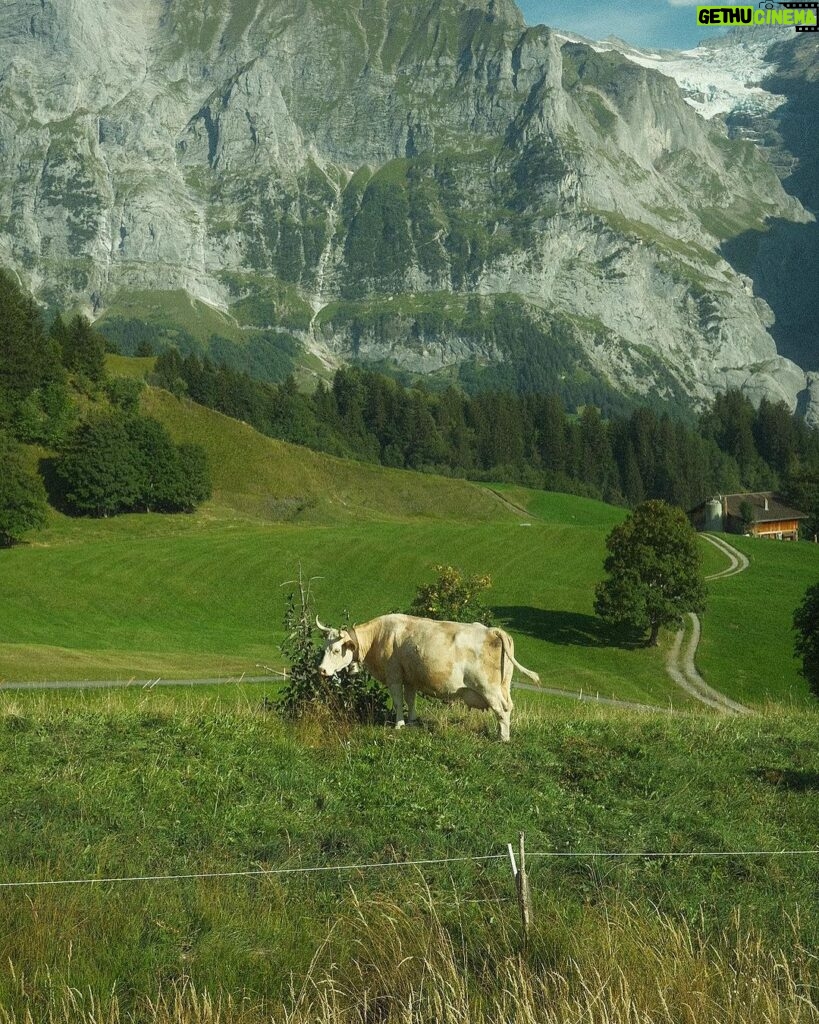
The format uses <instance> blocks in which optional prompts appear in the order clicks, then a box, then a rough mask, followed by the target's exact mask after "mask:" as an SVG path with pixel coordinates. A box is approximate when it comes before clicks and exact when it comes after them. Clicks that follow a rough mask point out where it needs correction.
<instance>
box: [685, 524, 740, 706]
mask: <svg viewBox="0 0 819 1024" xmlns="http://www.w3.org/2000/svg"><path fill="white" fill-rule="evenodd" d="M703 537H704V538H705V540H707V541H708V542H709V543H711V544H713V545H714V547H715V548H717V549H718V550H719V551H721V552H722V554H723V555H725V556H726V558H728V560H729V563H730V564H729V565H728V567H727V568H726V569H723V570H722V571H721V572H715V573H712V574H711V575H710V576H706V579H707V580H724V579H728V577H729V576H736V575H737V574H738V573H741V572H744V571H745V570H746V569H747V568H748V566H749V565H750V564H751V563H750V562H749V561H748V559H747V558H746V556H745V555H743V554H742V552H741V551H737V549H736V548H733V547H731V545H730V544H729V543H728V542H727V541H725V540H723V539H722V537H713V536H711V534H708V533H704V534H703ZM687 618H688V621H689V622H690V624H691V635H690V636H689V638H688V642H687V643H686V644H685V649H684V650H683V641H684V640H685V634H686V626H685V625H683V627H682V628H681V629H680V630H679V631H678V632H677V635H676V636H675V637H674V643H673V644H672V646H671V650H670V651H669V652H668V658H667V659H666V666H665V667H666V671H667V672H668V674H669V676H670V677H671V679H672V681H673V682H674V683H676V685H677V686H679V687H680V689H682V690H684V691H685V692H686V693H687V694H688V695H689V696H690V697H693V698H694V699H695V700H698V701H700V702H701V703H702V704H707V705H708V706H709V707H711V708H713V709H714V710H715V711H722V712H729V713H730V714H734V715H749V714H751V709H750V708H746V707H745V705H744V704H739V703H737V701H734V700H731V698H730V697H726V696H725V694H724V693H720V692H719V690H715V689H714V688H713V687H712V686H709V685H708V683H706V681H705V680H704V679H703V678H702V676H701V675H700V674H699V672H698V671H697V666H696V665H695V663H694V658H695V656H696V654H697V648H698V647H699V643H700V635H701V633H702V627H701V626H700V620H699V618H698V616H696V615H695V614H694V613H693V612H689V613H688V615H687Z"/></svg>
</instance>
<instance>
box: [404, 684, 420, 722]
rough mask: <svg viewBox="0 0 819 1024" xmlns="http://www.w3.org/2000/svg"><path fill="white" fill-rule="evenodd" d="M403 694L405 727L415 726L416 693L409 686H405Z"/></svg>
mask: <svg viewBox="0 0 819 1024" xmlns="http://www.w3.org/2000/svg"><path fill="white" fill-rule="evenodd" d="M404 693H405V694H406V697H407V725H415V723H416V722H417V721H418V719H417V718H416V716H415V694H416V693H417V691H416V690H413V689H412V688H411V687H409V686H405V687H404Z"/></svg>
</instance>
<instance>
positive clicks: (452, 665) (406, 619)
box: [316, 614, 540, 741]
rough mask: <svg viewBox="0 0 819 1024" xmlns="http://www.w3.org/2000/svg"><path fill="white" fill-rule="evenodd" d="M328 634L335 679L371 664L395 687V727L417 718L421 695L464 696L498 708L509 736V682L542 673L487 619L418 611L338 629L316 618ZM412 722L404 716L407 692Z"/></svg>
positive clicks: (504, 735)
mask: <svg viewBox="0 0 819 1024" xmlns="http://www.w3.org/2000/svg"><path fill="white" fill-rule="evenodd" d="M316 625H317V626H318V628H319V629H320V630H321V631H322V633H324V636H325V648H324V656H323V658H322V660H321V664H320V665H319V671H320V673H321V674H322V676H324V678H326V679H329V678H331V677H332V676H334V675H335V674H336V673H337V672H341V671H342V670H345V669H346V670H348V671H352V672H356V671H360V669H361V668H365V669H366V670H367V671H368V672H369V673H370V675H372V676H373V677H374V678H375V679H377V680H378V681H379V682H380V683H383V684H384V685H385V686H386V687H387V689H388V690H389V691H390V696H391V698H392V703H393V707H394V708H395V728H396V729H401V728H403V727H404V725H405V724H409V725H412V724H413V723H414V722H415V695H416V694H417V693H423V694H425V695H426V696H428V697H437V698H438V699H440V700H444V701H455V700H460V701H463V703H464V704H467V705H468V706H469V707H472V708H491V710H492V711H493V712H494V713H495V715H496V717H497V719H498V726H499V729H500V738H501V739H502V740H504V741H508V739H509V722H510V718H511V715H512V708H513V706H514V705H513V704H512V697H511V694H510V685H511V682H512V673H513V671H514V669H516V668H517V669H518V670H519V671H520V672H522V673H523V674H524V675H525V676H528V677H529V678H530V679H532V680H534V681H535V682H538V683H539V682H540V677H539V676H538V675H537V673H535V672H530V671H529V669H528V668H524V667H523V665H521V664H519V663H518V662H517V661H515V646H514V643H513V642H512V638H511V637H510V636H509V634H508V633H506V632H505V631H504V630H502V629H494V628H490V627H489V626H484V625H483V624H482V623H480V622H471V623H466V622H440V621H438V620H436V619H421V618H417V617H416V616H413V615H397V614H396V615H379V616H378V617H377V618H375V619H370V621H369V622H364V623H361V624H360V625H356V626H350V627H348V628H346V629H340V630H339V629H331V628H330V627H328V626H323V625H322V624H321V622H319V620H318V618H316ZM405 697H406V701H407V712H408V714H407V720H406V722H405V720H404V698H405Z"/></svg>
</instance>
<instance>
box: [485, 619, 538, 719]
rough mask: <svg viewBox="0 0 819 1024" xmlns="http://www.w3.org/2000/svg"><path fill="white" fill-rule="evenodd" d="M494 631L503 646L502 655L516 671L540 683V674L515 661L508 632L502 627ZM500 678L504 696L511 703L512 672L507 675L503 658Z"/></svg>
mask: <svg viewBox="0 0 819 1024" xmlns="http://www.w3.org/2000/svg"><path fill="white" fill-rule="evenodd" d="M495 632H496V633H497V635H498V636H499V637H500V642H501V646H502V648H503V655H504V656H505V657H506V658H508V660H509V663H510V664H511V665H512V666H513V668H516V669H517V670H518V672H521V673H522V674H523V675H525V676H528V678H529V679H531V680H532V682H533V683H540V676H539V675H538V674H537V672H532V671H531V669H528V668H526V667H525V666H524V665H521V663H520V662H519V661H517V659H516V658H515V644H514V641H513V640H512V637H511V636H509V634H508V633H507V632H506V631H505V630H503V629H497V630H495ZM501 680H502V682H503V690H504V696H505V697H506V699H507V700H509V702H510V703H511V699H512V698H511V694H510V692H509V687H510V685H511V683H512V673H511V672H510V673H509V675H508V676H507V674H506V666H505V665H504V664H503V659H501Z"/></svg>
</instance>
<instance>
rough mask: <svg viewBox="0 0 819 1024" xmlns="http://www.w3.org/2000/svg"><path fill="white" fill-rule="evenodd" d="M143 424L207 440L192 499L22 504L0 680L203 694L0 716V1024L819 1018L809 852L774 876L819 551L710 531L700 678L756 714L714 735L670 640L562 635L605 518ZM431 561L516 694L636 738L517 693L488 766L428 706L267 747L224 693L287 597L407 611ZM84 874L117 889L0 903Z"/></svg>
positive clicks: (563, 499)
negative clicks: (209, 491)
mask: <svg viewBox="0 0 819 1024" xmlns="http://www.w3.org/2000/svg"><path fill="white" fill-rule="evenodd" d="M132 366H133V361H127V360H126V361H125V363H124V366H123V372H126V371H129V370H130V369H131V368H132ZM143 402H144V406H145V409H146V411H149V412H151V413H152V414H153V415H156V416H157V417H159V418H160V419H162V420H163V422H165V423H166V425H167V426H168V427H169V429H170V430H171V432H172V433H173V434H174V437H175V439H176V440H177V441H182V440H185V441H197V442H199V443H201V444H203V445H205V447H206V448H207V450H208V452H209V455H210V458H211V462H212V466H213V474H214V495H213V498H212V500H211V501H209V502H208V503H207V504H206V505H204V506H203V507H202V508H201V509H200V510H199V511H197V512H196V513H195V514H193V515H190V516H182V515H179V516H161V515H142V516H136V515H134V516H123V517H118V518H113V519H107V520H106V519H100V520H87V519H77V518H74V519H72V518H68V517H66V516H63V515H61V514H59V513H57V512H54V513H52V515H51V518H50V521H49V524H48V526H47V527H46V528H45V529H44V530H42V531H39V532H38V533H36V534H32V535H31V536H30V537H29V539H28V543H26V544H23V545H20V546H18V547H16V548H12V549H9V550H4V551H2V552H0V567H2V581H3V586H2V587H0V623H2V633H0V679H2V680H6V681H12V680H29V681H36V680H84V679H85V680H88V679H91V680H118V681H128V680H131V679H134V680H139V681H145V680H147V679H156V678H157V677H164V678H165V679H177V680H182V681H184V680H190V681H193V680H197V679H209V678H213V677H220V678H227V677H232V681H230V682H225V683H222V684H220V685H209V686H200V685H196V686H194V685H190V686H186V685H181V686H178V687H173V688H167V689H163V688H161V687H155V688H145V687H143V686H133V687H129V688H125V689H118V690H110V689H99V690H82V689H79V690H77V689H73V690H56V691H49V692H43V691H19V690H7V691H2V689H0V806H2V807H3V812H4V815H3V825H2V827H0V864H2V865H3V867H2V869H1V870H0V883H3V885H2V886H0V936H1V937H2V938H0V1024H40V1022H47V1024H262V1022H271V1021H275V1022H279V1021H281V1022H282V1024H284V1022H288V1024H303V1022H304V1024H307V1022H311V1024H313V1022H318V1024H340V1022H342V1021H343V1022H345V1024H391V1022H395V1024H399V1022H400V1024H409V1022H413V1024H414V1022H422V1021H423V1022H427V1021H429V1022H433V1021H434V1022H436V1024H438V1022H443V1024H448V1022H451V1024H455V1022H458V1024H462V1022H475V1024H490V1022H491V1024H501V1022H504V1024H506V1022H509V1021H515V1022H523V1024H535V1022H537V1024H544V1022H545V1024H579V1022H580V1021H583V1022H586V1021H588V1022H590V1024H636V1022H639V1024H703V1022H714V1024H716V1022H717V1021H719V1022H720V1024H725V1022H727V1024H785V1022H789V1024H790V1022H796V1024H802V1022H805V1024H807V1022H811V1021H813V1022H815V1021H816V1020H819V971H818V970H817V961H816V956H815V949H816V947H817V943H819V913H817V910H816V908H817V906H819V885H818V884H817V878H818V877H819V876H817V871H816V867H817V857H816V856H811V855H810V854H806V853H791V854H783V853H782V852H781V851H804V850H806V849H809V848H813V847H815V846H816V834H817V833H816V822H817V820H819V739H817V737H819V732H818V731H817V728H816V725H817V721H819V718H817V712H816V702H815V701H813V700H812V698H810V697H809V695H808V690H807V686H806V684H805V682H804V680H802V679H801V677H800V676H799V674H798V671H797V669H798V666H797V664H796V662H795V660H794V659H793V657H792V636H791V632H790V619H791V617H792V614H793V609H794V607H795V606H796V604H797V603H798V601H799V600H800V598H801V596H802V594H803V593H804V590H805V588H806V587H807V586H808V585H809V584H810V583H812V582H815V581H816V579H817V578H819V547H816V546H814V545H808V544H799V545H788V544H776V543H772V542H770V543H769V542H763V541H750V540H744V539H741V538H739V539H736V540H735V541H734V540H733V539H732V543H735V544H736V546H737V547H738V548H740V549H741V550H743V551H744V552H745V553H746V554H747V555H748V556H749V558H750V559H751V566H750V568H749V570H748V571H747V572H745V573H743V574H741V575H739V576H736V577H732V578H729V579H724V580H715V581H713V582H712V583H711V584H710V585H709V602H708V608H707V611H706V612H705V614H704V616H703V617H702V623H703V638H702V643H701V646H700V650H699V652H698V656H697V665H698V668H699V669H700V671H701V672H702V674H703V675H704V676H705V678H706V680H707V681H708V682H709V683H711V685H712V686H714V687H716V688H717V689H719V690H722V691H723V692H725V693H727V694H729V695H730V696H732V697H734V698H736V699H739V700H741V701H743V702H744V703H746V704H748V705H749V706H751V708H752V709H753V710H754V712H755V713H754V714H753V715H749V716H742V717H730V716H725V715H720V714H718V713H715V712H713V711H711V710H710V709H708V708H705V707H703V706H702V705H699V704H697V703H695V702H694V701H692V700H690V699H689V698H686V697H685V695H684V694H682V693H680V692H679V691H678V690H676V688H675V687H674V686H673V685H672V683H671V681H670V680H669V678H668V675H667V673H666V671H665V658H666V652H667V650H668V647H669V645H670V641H671V637H670V636H668V635H666V636H664V637H663V640H662V644H661V646H660V647H659V648H657V649H653V650H649V649H646V648H645V647H643V646H641V645H640V644H639V642H637V640H636V638H634V637H633V636H630V635H628V634H627V633H623V632H618V631H615V630H612V629H610V628H608V627H606V626H605V625H604V624H603V623H602V622H600V621H599V620H598V619H597V618H596V617H595V616H594V614H593V610H592V603H593V591H594V585H595V583H596V582H597V580H599V579H600V577H601V575H602V562H603V558H604V554H605V537H606V535H607V533H608V532H609V530H610V529H611V528H612V526H613V525H615V524H616V523H617V522H619V521H621V519H622V518H623V516H624V515H625V514H626V513H625V511H624V510H621V509H616V508H612V507H610V506H606V505H603V504H601V503H599V502H594V501H589V500H587V499H581V498H576V497H572V496H568V495H563V494H551V493H545V492H535V491H530V490H526V489H524V488H519V487H508V486H497V487H489V486H478V485H475V484H471V483H468V482H466V481H461V480H450V479H443V478H437V477H433V476H427V475H420V474H410V473H405V472H399V471H393V470H387V469H382V468H380V467H377V466H372V465H364V464H358V463H352V462H346V461H343V460H339V459H333V458H331V457H328V456H324V455H320V454H317V453H314V452H310V451H307V450H305V449H301V448H297V447H295V446H292V445H286V444H283V443H280V442H276V441H272V440H269V439H267V438H263V437H261V436H260V435H258V434H256V433H255V432H254V431H252V430H251V429H250V428H249V427H247V426H245V425H243V424H240V423H236V422H235V421H232V420H229V419H227V418H225V417H222V416H219V415H218V414H215V413H211V412H208V411H207V410H204V409H201V408H199V407H197V406H194V405H192V404H191V403H188V402H185V401H179V400H177V399H175V398H172V397H171V396H170V395H167V394H165V393H163V392H159V391H156V390H148V391H147V392H146V394H145V396H144V399H143ZM702 548H703V564H704V569H705V571H706V573H715V572H719V571H720V570H721V569H723V568H725V566H726V560H725V557H724V556H723V555H722V554H720V553H719V552H718V551H716V550H715V549H714V548H713V547H712V546H711V545H710V544H708V543H707V542H706V541H703V542H702ZM439 563H449V564H454V565H457V566H459V567H461V568H462V569H464V570H465V571H467V572H480V573H489V574H490V575H491V577H492V581H493V586H492V589H491V591H489V593H488V603H489V604H490V605H491V607H492V609H493V612H494V615H495V619H496V621H497V622H498V623H499V624H502V625H504V626H505V627H506V628H508V629H509V631H510V632H511V633H512V635H513V637H514V639H515V644H516V654H517V656H518V658H519V660H520V661H522V662H523V664H525V665H527V666H528V667H530V668H532V669H535V670H536V671H538V672H539V673H540V675H541V678H542V681H543V683H544V685H546V686H549V687H557V688H560V689H563V690H566V691H567V693H568V694H570V695H572V694H577V693H578V692H580V691H583V692H584V693H585V694H595V693H597V694H600V695H601V696H605V697H612V696H614V697H616V698H619V699H621V700H626V701H639V702H640V703H643V704H650V705H654V706H655V707H656V711H642V712H635V711H631V710H628V709H620V708H607V707H603V706H595V705H586V704H580V703H578V702H577V701H576V700H570V699H565V700H564V699H561V698H560V697H554V696H545V695H540V694H537V693H533V692H530V691H521V690H518V691H516V693H515V703H516V711H515V715H514V716H513V722H512V743H511V744H508V745H505V744H500V743H498V742H497V741H496V739H495V729H496V727H495V723H494V720H493V719H492V716H491V715H490V714H489V713H482V712H474V711H469V710H468V709H466V708H460V707H457V706H453V707H445V706H441V705H436V704H434V703H430V702H425V703H424V704H423V707H422V708H421V716H422V724H421V727H420V728H418V729H407V730H404V731H403V732H401V733H395V732H394V731H393V730H391V729H390V728H389V727H387V726H386V725H385V723H383V722H375V723H369V724H352V723H349V722H343V721H338V720H335V719H333V717H332V716H330V715H328V714H326V713H321V712H320V711H317V712H315V713H314V714H311V715H309V716H308V717H306V718H305V719H303V720H301V721H300V722H298V723H295V724H292V723H287V722H285V721H283V720H281V719H280V718H279V717H278V716H277V715H276V714H275V712H273V711H271V709H270V702H269V698H270V696H271V695H273V693H274V692H275V688H276V686H277V685H278V684H277V683H275V682H274V681H269V682H248V681H244V680H243V678H242V677H243V676H256V675H267V674H270V673H272V672H275V671H278V670H281V669H283V668H284V667H285V666H284V664H283V659H282V656H281V652H280V649H279V644H280V643H281V641H282V640H283V624H282V621H283V614H284V608H285V600H286V596H287V594H288V592H289V591H290V590H291V589H292V588H293V587H294V583H293V581H294V580H295V578H296V577H297V576H298V574H299V573H301V574H302V576H303V578H306V579H309V580H310V581H311V589H312V594H313V597H314V600H315V604H316V608H317V611H318V613H319V615H320V616H321V618H322V619H323V620H324V621H326V622H333V623H335V622H339V621H341V620H342V619H343V617H344V616H345V615H347V614H349V616H350V617H351V619H352V620H353V621H362V620H364V619H367V618H369V617H371V616H374V615H377V614H380V613H382V612H385V611H391V610H403V609H406V608H407V607H408V605H409V604H410V602H411V600H412V597H413V595H414V593H415V589H416V587H417V586H418V585H419V584H420V583H422V582H426V581H428V580H429V579H430V578H431V576H432V573H433V566H434V565H436V564H439ZM669 710H673V712H674V713H673V714H669V713H668V712H669ZM520 831H524V832H525V834H526V843H527V851H528V852H529V868H530V881H531V887H532V905H533V914H534V923H533V926H532V930H531V934H530V935H529V937H528V940H527V941H525V942H524V936H523V933H522V929H521V924H520V920H519V916H518V911H517V905H516V900H515V894H514V886H513V882H512V878H511V874H510V870H509V863H508V859H507V858H506V853H505V851H506V844H507V843H509V842H515V841H516V839H517V836H518V833H519V832H520ZM755 851H770V853H771V855H770V856H760V855H759V853H758V852H755ZM747 852H751V853H752V854H753V855H746V853H747ZM629 853H637V854H641V856H638V857H625V858H621V857H612V858H602V857H592V856H590V854H629ZM702 853H719V854H728V856H719V857H710V858H709V857H703V856H689V855H690V854H697V855H699V854H702ZM546 854H550V855H552V856H545V855H546ZM555 854H559V855H560V856H554V855H555ZM643 854H650V856H643ZM672 854H681V855H685V856H679V857H674V856H671V855H672ZM451 858H455V859H451ZM459 858H466V859H459ZM471 858H487V859H485V860H481V859H478V860H473V859H471ZM414 861H441V862H442V863H434V864H415V865H412V864H410V863H409V862H414ZM369 864H380V865H388V866H387V867H380V868H377V869H371V868H368V867H362V866H361V865H369ZM339 866H341V867H342V870H336V868H338V867H339ZM305 868H310V869H315V868H322V869H323V868H331V869H332V870H329V871H318V872H317V871H312V870H311V871H308V872H305V873H299V871H300V869H305ZM296 869H299V870H296ZM273 870H275V871H279V870H286V871H287V872H291V871H292V873H283V874H266V873H265V872H269V871H273ZM236 872H239V873H242V872H250V874H239V875H236V874H235V873H236ZM260 872H261V873H260ZM203 874H205V875H210V876H211V877H204V878H202V877H197V878H174V879H170V878H167V877H166V876H187V875H197V876H198V875H203ZM147 876H150V878H151V879H152V880H148V877H147ZM125 878H131V879H134V880H133V881H129V882H125V881H121V882H118V881H115V880H116V879H125ZM84 879H85V880H88V879H109V880H114V881H104V882H96V883H94V882H83V881H78V882H77V883H76V884H70V885H60V886H42V887H35V886H20V887H12V886H9V885H8V883H22V882H34V881H55V880H57V881H59V880H75V881H76V880H84ZM140 879H141V880H140Z"/></svg>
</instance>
